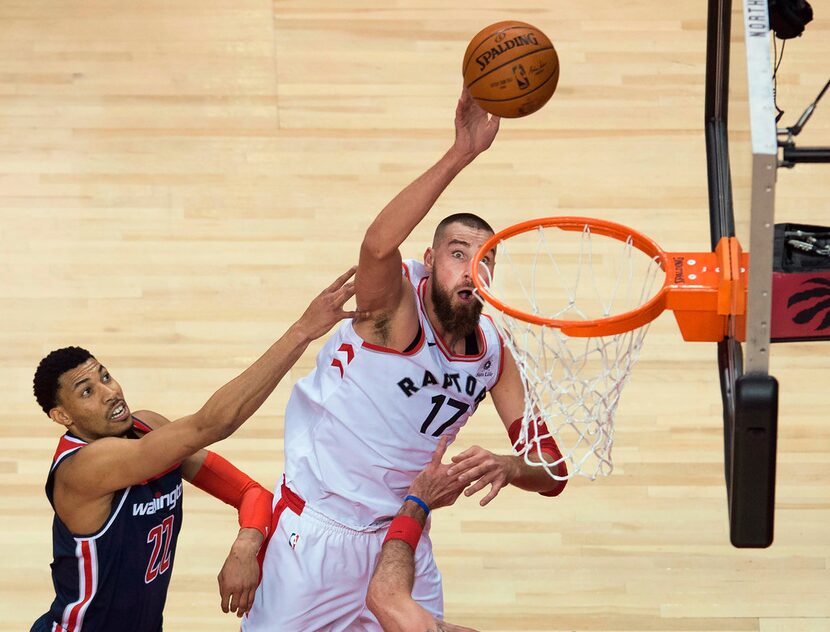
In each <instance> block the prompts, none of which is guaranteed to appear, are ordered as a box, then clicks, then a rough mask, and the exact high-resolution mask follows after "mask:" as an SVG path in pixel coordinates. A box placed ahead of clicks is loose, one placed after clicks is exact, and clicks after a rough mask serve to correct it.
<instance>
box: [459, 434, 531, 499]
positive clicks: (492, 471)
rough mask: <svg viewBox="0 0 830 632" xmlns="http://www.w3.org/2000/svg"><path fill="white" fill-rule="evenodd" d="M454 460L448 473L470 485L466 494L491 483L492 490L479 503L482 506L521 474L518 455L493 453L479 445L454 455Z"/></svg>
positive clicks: (477, 490) (469, 494)
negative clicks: (517, 460)
mask: <svg viewBox="0 0 830 632" xmlns="http://www.w3.org/2000/svg"><path fill="white" fill-rule="evenodd" d="M452 462H453V465H452V467H450V469H449V472H448V474H449V475H450V476H457V477H458V481H459V482H461V483H464V484H465V485H469V487H467V489H466V490H464V495H465V496H472V495H473V494H475V493H476V492H479V491H481V490H482V489H484V488H485V487H486V486H487V485H490V491H489V492H488V493H487V495H486V496H485V497H484V498H482V499H481V502H480V503H479V504H480V505H481V506H482V507H484V506H485V505H486V504H487V503H489V502H490V501H491V500H493V499H494V498H495V497H496V496H497V495H498V493H499V490H501V488H502V487H504V486H506V485H509V484H510V483H511V481H512V480H513V479H514V478H516V476H517V475H518V474H519V468H518V465H517V463H516V457H513V456H501V455H498V454H493V453H492V452H490V451H488V450H485V449H484V448H481V447H479V446H477V445H474V446H473V447H471V448H468V449H466V450H464V452H462V453H461V454H459V455H457V456H454V457H452Z"/></svg>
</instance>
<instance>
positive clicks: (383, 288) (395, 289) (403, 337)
mask: <svg viewBox="0 0 830 632" xmlns="http://www.w3.org/2000/svg"><path fill="white" fill-rule="evenodd" d="M498 129H499V118H498V117H495V116H488V114H487V113H486V112H485V111H484V110H482V109H481V108H480V107H479V106H478V104H477V103H476V102H475V100H474V99H473V98H472V97H471V96H470V95H469V93H468V92H467V90H466V89H465V90H464V91H463V92H462V94H461V98H460V99H459V101H458V106H457V108H456V112H455V142H454V143H453V145H452V147H450V149H449V150H448V151H447V152H446V153H445V154H444V155H443V156H442V157H441V159H440V160H438V162H437V163H435V164H434V165H433V166H432V167H430V168H429V169H428V170H427V171H426V172H425V173H424V174H422V175H421V176H420V177H419V178H418V179H416V180H415V181H414V182H412V183H411V184H410V185H409V186H407V187H406V188H405V189H404V190H403V191H401V192H400V193H399V194H398V195H396V196H395V198H394V199H393V200H392V201H391V202H389V204H387V205H386V207H385V208H384V209H383V210H382V211H381V212H380V214H379V215H378V216H377V217H376V218H375V220H374V221H373V222H372V224H371V225H370V226H369V228H368V229H367V231H366V235H365V236H364V238H363V243H362V244H361V246H360V261H359V265H358V271H357V279H356V281H355V282H356V287H357V304H358V306H359V307H360V309H361V310H365V311H367V312H370V313H371V320H372V322H370V323H358V326H357V329H358V333H359V334H360V335H361V336H363V337H364V338H365V339H369V340H372V341H373V342H378V343H380V344H385V345H386V346H391V347H392V348H398V347H400V349H403V348H404V347H405V346H406V345H408V344H409V343H410V342H411V339H412V337H413V336H414V335H415V331H416V329H417V316H416V315H415V314H414V312H413V314H412V318H411V319H410V320H411V322H408V321H406V322H403V323H401V324H400V326H396V327H394V329H393V330H392V331H387V330H384V331H376V330H377V329H384V328H382V327H381V328H378V327H377V323H378V322H380V323H388V322H390V321H395V322H396V324H397V321H399V320H400V317H401V314H400V312H401V311H405V310H406V308H407V307H408V306H409V307H411V306H412V305H414V302H413V303H412V305H410V303H409V302H408V301H414V297H412V296H411V294H412V293H411V290H409V288H408V287H407V285H405V282H404V280H403V279H402V277H401V254H400V252H399V250H398V248H399V247H400V245H401V244H402V243H403V242H404V240H405V239H406V238H407V237H408V236H409V234H410V233H411V232H412V230H413V229H414V228H415V227H416V226H417V225H418V224H419V223H420V222H421V220H422V219H424V217H425V216H426V214H427V213H428V212H429V210H430V209H431V208H432V205H433V204H435V201H436V200H437V199H438V197H439V196H440V195H441V193H442V192H443V191H444V189H446V188H447V186H448V185H449V184H450V182H452V180H453V179H454V178H455V176H457V175H458V174H459V173H460V172H461V170H462V169H464V167H466V166H467V165H468V164H470V163H471V162H472V161H473V160H475V158H476V156H478V155H479V154H480V153H481V152H483V151H485V150H486V149H487V148H488V147H490V145H491V144H492V142H493V140H494V139H495V137H496V133H497V132H498ZM410 311H412V310H410ZM410 330H411V331H410ZM400 349H398V350H400Z"/></svg>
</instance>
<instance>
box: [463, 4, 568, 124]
mask: <svg viewBox="0 0 830 632" xmlns="http://www.w3.org/2000/svg"><path fill="white" fill-rule="evenodd" d="M462 72H463V74H464V85H465V86H467V89H468V90H469V91H470V94H471V95H472V96H473V97H474V98H475V100H476V101H478V104H479V105H480V106H481V107H482V108H484V109H485V110H487V111H488V112H490V113H491V114H496V115H497V116H504V117H507V118H518V117H520V116H527V115H528V114H531V113H533V112H535V111H536V110H538V109H539V108H540V107H542V106H543V105H544V104H545V103H547V102H548V99H550V97H551V96H552V95H553V92H554V90H556V84H557V82H558V81H559V57H557V55H556V51H555V50H554V48H553V44H551V42H550V40H549V39H548V38H547V36H546V35H545V34H544V33H542V31H540V30H539V29H537V28H536V27H535V26H531V25H530V24H525V23H524V22H514V21H512V20H509V21H506V22H496V23H495V24H491V25H490V26H488V27H487V28H485V29H482V30H481V31H480V32H479V33H478V35H476V36H475V37H474V38H473V39H472V41H471V42H470V44H469V46H467V52H465V53H464V65H463V67H462Z"/></svg>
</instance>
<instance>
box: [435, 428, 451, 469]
mask: <svg viewBox="0 0 830 632" xmlns="http://www.w3.org/2000/svg"><path fill="white" fill-rule="evenodd" d="M448 442H449V437H447V435H444V436H443V437H441V440H440V441H439V442H438V445H437V446H435V451H434V452H433V453H432V465H434V466H436V467H437V466H439V465H441V459H443V458H444V453H445V452H446V451H447V443H448Z"/></svg>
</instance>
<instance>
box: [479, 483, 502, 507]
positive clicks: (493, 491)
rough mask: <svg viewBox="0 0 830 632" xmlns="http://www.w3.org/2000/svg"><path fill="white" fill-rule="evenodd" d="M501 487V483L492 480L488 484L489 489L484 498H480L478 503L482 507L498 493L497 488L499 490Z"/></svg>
mask: <svg viewBox="0 0 830 632" xmlns="http://www.w3.org/2000/svg"><path fill="white" fill-rule="evenodd" d="M502 487H503V485H502V484H501V483H499V482H494V483H493V484H492V485H490V491H489V492H488V493H487V495H486V496H485V497H484V498H482V499H481V502H480V503H479V505H481V506H482V507H484V506H485V505H486V504H487V503H489V502H490V501H491V500H493V499H494V498H495V497H496V496H497V495H498V493H499V490H501V488H502Z"/></svg>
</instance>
